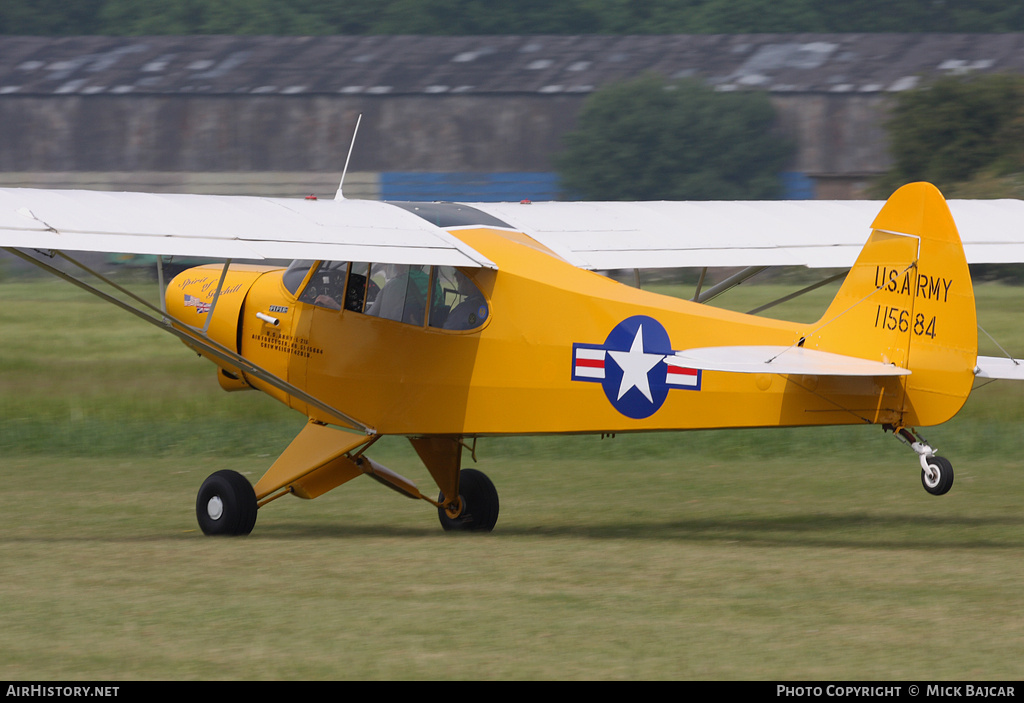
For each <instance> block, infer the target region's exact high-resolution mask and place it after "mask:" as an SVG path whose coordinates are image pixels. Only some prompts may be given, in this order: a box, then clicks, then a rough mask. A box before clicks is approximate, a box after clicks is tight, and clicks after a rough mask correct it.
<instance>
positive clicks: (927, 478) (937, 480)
mask: <svg viewBox="0 0 1024 703" xmlns="http://www.w3.org/2000/svg"><path fill="white" fill-rule="evenodd" d="M928 468H929V469H930V473H929V471H925V470H924V469H921V485H923V486H924V489H925V490H926V491H928V492H929V493H931V494H932V495H933V496H941V495H944V494H946V493H948V492H949V489H950V488H952V486H953V465H952V464H951V463H949V459H946V458H945V457H941V456H931V457H928Z"/></svg>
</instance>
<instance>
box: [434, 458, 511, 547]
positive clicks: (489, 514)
mask: <svg viewBox="0 0 1024 703" xmlns="http://www.w3.org/2000/svg"><path fill="white" fill-rule="evenodd" d="M437 502H438V503H443V502H444V493H441V494H440V495H438V497H437ZM437 517H438V518H439V519H440V520H441V527H443V528H444V529H445V531H446V532H447V531H464V532H490V531H491V530H493V529H494V525H495V524H496V523H497V522H498V491H497V489H495V487H494V484H493V483H491V479H489V478H487V476H486V475H485V474H484V473H483V472H480V471H477V470H476V469H463V470H462V471H460V472H459V500H458V501H455V502H454V503H453V504H452V505H451V507H449V508H443V507H440V508H438V509H437Z"/></svg>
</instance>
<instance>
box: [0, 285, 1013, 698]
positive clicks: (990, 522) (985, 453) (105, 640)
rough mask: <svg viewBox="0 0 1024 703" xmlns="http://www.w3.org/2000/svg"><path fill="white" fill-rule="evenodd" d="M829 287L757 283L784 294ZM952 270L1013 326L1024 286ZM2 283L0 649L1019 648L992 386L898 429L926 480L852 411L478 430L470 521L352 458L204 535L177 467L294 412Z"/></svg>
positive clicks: (223, 457)
mask: <svg viewBox="0 0 1024 703" xmlns="http://www.w3.org/2000/svg"><path fill="white" fill-rule="evenodd" d="M774 293H776V291H775V287H774V286H749V287H747V286H744V287H742V288H741V289H739V290H738V291H736V293H735V295H734V297H732V298H731V299H729V300H724V299H723V300H721V301H716V303H719V302H720V303H721V304H723V305H728V306H730V307H734V308H735V309H749V308H751V307H754V306H755V305H756V304H757V301H760V300H762V299H764V298H765V297H766V296H767V297H768V298H770V297H771V296H772V295H773V294H774ZM828 294H829V292H828V291H822V293H821V295H822V296H824V297H819V298H817V299H814V298H812V299H808V300H805V301H802V302H800V303H794V304H788V307H787V308H785V309H784V308H780V309H778V310H774V311H772V312H773V313H775V314H778V315H779V316H788V317H792V318H794V319H801V318H804V319H811V318H810V317H807V316H808V315H810V316H811V317H813V316H814V314H815V311H816V310H818V307H816V306H822V305H823V303H822V302H821V301H822V300H824V299H827V296H828ZM978 294H979V310H980V318H981V323H982V325H983V326H985V328H986V329H987V330H988V331H989V332H990V333H992V334H993V335H994V336H996V337H997V338H998V339H1000V341H1001V342H1002V343H1003V344H1004V346H1008V347H1009V348H1010V349H1013V350H1017V351H1019V350H1021V349H1024V325H1022V324H1021V323H1022V319H1021V318H1022V316H1024V305H1022V299H1024V290H1021V289H1016V288H1006V287H1001V286H997V285H985V286H981V287H979V291H978ZM0 299H3V300H4V305H3V306H2V308H0V323H2V325H3V327H2V328H3V330H4V337H3V344H2V352H0V428H2V433H0V447H2V451H3V454H4V460H3V464H2V465H3V472H2V475H3V476H4V478H5V479H6V480H5V481H4V484H5V485H4V489H5V497H6V500H5V501H4V507H3V509H2V511H0V516H2V517H0V604H2V606H0V678H2V679H8V680H19V679H33V680H38V679H62V680H71V679H103V680H108V679H122V680H131V679H759V680H764V679H769V680H771V679H775V680H793V679H801V680H808V679H815V680H865V679H871V680H893V679H898V680H918V681H937V680H995V679H1017V678H1019V677H1020V675H1021V664H1020V662H1021V661H1024V617H1022V616H1021V604H1022V598H1021V595H1020V584H1021V583H1022V582H1024V562H1022V559H1021V553H1022V549H1024V511H1022V509H1021V497H1022V496H1024V474H1022V468H1024V459H1022V458H1021V457H1022V456H1024V455H1022V452H1021V448H1022V445H1024V438H1022V437H1021V434H1020V432H1019V428H1020V423H1021V420H1022V417H1024V388H1022V387H1020V386H1014V385H1011V384H994V385H990V386H988V387H986V388H983V389H981V390H980V391H979V392H978V393H977V394H976V397H975V396H972V399H971V400H970V401H969V403H968V406H967V408H965V410H964V411H963V412H962V413H961V414H960V415H959V416H957V418H955V419H954V420H953V421H951V422H950V423H947V424H946V425H945V426H942V427H938V428H933V429H931V430H929V431H926V433H925V434H926V436H927V437H928V438H929V440H931V441H932V443H933V444H935V445H936V446H937V447H939V448H940V450H942V453H943V454H944V455H946V456H948V457H949V458H950V459H952V461H953V463H954V465H955V467H956V484H955V485H954V487H953V490H952V491H951V492H950V493H949V494H948V495H947V496H944V497H941V498H936V497H933V496H930V495H928V494H927V493H925V491H924V490H923V489H922V488H921V485H920V479H919V470H918V469H917V468H916V457H915V456H914V455H913V453H912V452H910V451H909V450H908V449H906V448H905V447H903V446H902V445H900V444H899V443H898V442H896V441H895V440H894V439H892V437H891V436H888V435H884V434H883V433H882V432H881V431H880V430H879V429H878V428H863V427H853V428H825V429H810V430H775V431H735V432H691V433H672V434H659V435H620V436H618V437H616V438H614V439H604V440H602V439H599V438H596V437H592V438H591V437H569V438H504V439H482V440H480V443H479V447H478V450H479V451H478V454H479V459H480V463H479V468H481V469H482V470H484V471H486V472H487V473H488V475H489V476H490V477H491V478H492V479H493V480H494V482H495V484H496V485H497V487H498V490H499V493H500V495H501V501H502V503H501V517H500V518H499V521H498V526H497V529H496V530H495V532H494V533H492V534H490V535H476V536H473V535H470V536H466V535H453V534H447V533H443V532H442V531H441V529H440V526H439V525H438V523H437V518H436V515H435V513H434V511H433V510H432V509H431V508H430V506H428V505H426V504H421V503H416V502H413V501H409V500H407V499H404V498H401V497H400V496H397V495H396V494H394V493H391V492H390V491H386V490H384V489H382V488H381V487H380V486H379V485H378V484H376V483H375V482H372V481H369V480H366V479H359V480H356V481H354V482H352V483H351V484H349V485H346V486H345V487H343V488H341V489H339V490H337V491H334V492H332V493H330V494H328V495H326V496H323V497H322V498H319V499H317V500H315V501H300V500H295V499H291V498H286V499H282V500H279V501H276V502H275V503H273V504H271V505H270V506H268V507H267V509H266V510H263V511H261V514H260V518H259V521H258V522H257V525H256V530H255V531H254V533H253V534H252V535H251V536H250V537H248V538H244V539H224V540H221V539H208V538H205V537H204V536H203V535H202V534H201V533H200V532H199V530H198V528H197V526H196V524H195V516H194V508H193V506H194V501H195V492H196V490H197V489H198V487H199V485H200V483H201V482H202V480H203V479H204V478H205V477H206V476H207V475H208V474H209V473H211V472H212V471H215V470H217V469H220V468H233V469H236V470H238V471H241V472H243V473H245V474H247V475H248V476H249V478H250V479H251V480H253V481H255V480H256V479H257V478H258V477H259V475H260V474H261V472H262V471H263V470H264V469H266V468H267V467H268V466H269V465H270V464H271V463H272V462H273V459H274V458H275V456H276V454H277V453H278V452H280V451H281V450H282V449H283V447H284V446H286V445H287V443H288V441H289V440H290V439H291V437H292V436H293V435H294V434H295V433H296V432H297V431H298V429H299V428H300V427H301V425H302V420H303V418H302V417H300V416H298V415H296V414H294V413H291V412H290V411H288V410H286V409H284V408H283V407H279V406H278V405H276V404H275V403H273V402H272V401H270V400H269V399H268V398H266V397H263V396H259V395H256V394H252V393H239V394H227V393H224V392H222V391H221V390H220V389H219V388H218V387H217V384H216V381H215V379H214V374H213V367H212V366H211V365H210V364H208V363H207V362H204V361H202V360H199V359H197V358H196V357H195V356H194V355H193V354H191V353H189V352H188V351H187V350H186V349H185V348H184V347H183V346H182V345H181V344H180V343H178V342H176V341H174V340H173V339H171V338H169V337H165V336H164V335H162V334H161V333H160V332H159V331H156V330H151V329H149V328H147V327H146V326H145V325H144V324H143V323H141V322H137V321H135V320H133V319H132V318H130V317H129V316H126V315H125V314H124V313H120V312H118V311H116V310H110V309H108V308H107V307H105V306H104V304H103V303H100V302H98V301H93V300H91V299H89V298H88V297H87V296H85V294H80V293H78V292H77V291H75V290H74V289H72V288H71V287H70V286H67V285H66V284H62V283H60V282H52V281H49V280H44V281H34V280H32V281H19V280H14V281H6V282H3V283H0ZM818 311H820V310H818ZM983 350H984V352H985V353H989V354H997V353H998V350H997V349H995V348H993V347H991V346H987V347H985V346H984V345H983ZM381 445H382V446H379V447H375V451H374V452H373V453H372V454H373V456H374V458H376V459H377V460H379V461H381V462H382V463H384V464H387V465H390V466H393V467H394V468H395V469H396V470H398V471H400V472H401V473H403V474H405V475H407V476H409V477H410V478H413V479H414V480H415V481H417V483H418V484H419V485H420V486H421V487H427V486H430V485H431V483H430V481H429V478H428V476H427V475H426V472H425V470H423V469H422V468H420V466H419V464H418V462H417V461H416V459H415V458H414V456H413V454H412V452H411V450H410V449H409V448H408V445H407V443H405V442H404V440H400V439H394V440H384V441H383V442H382V443H381Z"/></svg>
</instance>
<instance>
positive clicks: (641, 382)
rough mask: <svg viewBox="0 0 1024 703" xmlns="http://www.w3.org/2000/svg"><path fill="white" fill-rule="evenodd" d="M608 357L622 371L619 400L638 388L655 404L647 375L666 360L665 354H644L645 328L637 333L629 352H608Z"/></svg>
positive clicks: (639, 329)
mask: <svg viewBox="0 0 1024 703" xmlns="http://www.w3.org/2000/svg"><path fill="white" fill-rule="evenodd" d="M608 355H609V356H611V357H612V360H613V361H615V363H616V364H618V366H619V368H620V369H622V383H621V384H619V398H618V399H621V398H622V396H624V395H626V393H628V392H629V390H630V389H632V388H636V389H637V390H638V391H640V392H641V393H643V394H644V396H646V398H647V400H649V401H651V402H652V403H653V402H654V397H653V396H652V395H651V384H650V382H649V381H648V379H647V374H648V373H650V371H651V369H653V368H654V367H655V366H657V365H658V364H659V363H661V360H662V359H664V358H665V355H664V354H648V353H646V352H644V327H643V325H640V327H639V328H638V329H637V331H636V336H635V337H634V338H633V344H632V345H631V346H630V347H629V351H612V350H611V349H609V350H608Z"/></svg>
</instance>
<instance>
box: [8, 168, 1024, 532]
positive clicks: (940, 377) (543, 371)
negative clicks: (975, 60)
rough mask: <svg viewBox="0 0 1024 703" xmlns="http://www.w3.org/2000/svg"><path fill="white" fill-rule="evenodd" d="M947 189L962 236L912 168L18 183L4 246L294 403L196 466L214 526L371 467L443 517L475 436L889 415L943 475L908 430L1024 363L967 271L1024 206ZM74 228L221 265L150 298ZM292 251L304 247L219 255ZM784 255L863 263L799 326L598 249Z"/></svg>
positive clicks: (462, 490)
mask: <svg viewBox="0 0 1024 703" xmlns="http://www.w3.org/2000/svg"><path fill="white" fill-rule="evenodd" d="M951 204H952V209H953V213H954V214H955V215H956V220H957V222H958V223H959V224H960V227H961V233H962V234H963V244H962V243H961V237H960V234H958V230H957V224H955V223H954V217H953V215H951V211H950V206H949V205H947V203H946V201H945V200H944V199H943V197H942V195H941V194H940V193H939V192H938V190H936V189H935V188H934V187H933V186H931V185H929V184H926V183H916V184H911V185H908V186H905V187H903V188H901V189H900V190H899V191H897V192H896V193H895V194H894V195H893V196H892V197H891V198H890V199H889V201H888V202H887V203H886V204H885V205H884V207H882V208H881V211H880V212H879V211H878V207H879V206H878V204H876V203H869V202H757V203H742V202H713V203H712V202H709V203H669V202H651V203H525V202H524V203H506V204H475V205H464V204H454V203H432V204H431V203H382V202H371V201H354V200H345V199H343V198H336V199H335V200H315V199H305V200H302V199H294V200H291V199H266V198H249V197H217V196H196V195H192V196H190V195H148V194H139V193H100V192H82V191H43V190H29V189H7V190H0V245H2V246H4V247H5V248H7V249H9V250H10V251H12V252H14V253H16V254H17V255H19V256H21V257H22V258H25V259H27V260H30V261H32V262H33V263H35V264H37V265H39V266H41V267H43V268H45V269H47V270H48V271H50V272H52V273H54V274H56V275H58V276H61V277H64V278H67V279H68V280H71V281H73V282H75V283H76V284H77V285H80V286H82V287H85V288H87V289H89V290H90V291H92V292H94V293H96V294H97V295H100V296H102V297H104V298H105V299H107V300H109V301H111V302H113V303H115V304H117V305H119V306H121V307H123V308H125V309H126V310H129V311H131V312H133V313H134V314H136V315H138V316H140V317H143V318H144V319H146V320H148V321H150V322H152V323H153V324H155V325H158V326H160V327H163V328H164V329H166V330H167V331H169V332H171V333H172V334H174V335H176V336H177V337H179V338H180V339H181V340H183V341H184V342H185V344H187V345H188V346H189V347H191V348H193V349H194V350H196V351H197V352H199V353H200V354H201V355H203V356H205V357H207V358H209V359H210V360H212V361H213V362H214V363H215V364H216V365H217V367H218V369H217V378H218V379H219V381H220V384H221V385H222V386H223V387H224V388H225V389H227V390H236V389H239V390H240V389H247V388H255V389H258V390H261V391H263V392H266V393H268V394H270V395H272V396H273V397H274V398H276V399H278V400H280V401H281V402H283V403H285V404H287V405H288V406H290V407H292V408H294V409H295V410H297V411H299V412H301V413H304V414H305V415H307V416H308V418H309V422H308V423H307V424H306V425H305V427H304V429H303V430H302V431H301V432H300V433H299V435H298V436H297V437H296V439H295V440H294V441H293V442H292V443H291V444H290V445H289V446H288V447H287V448H286V449H285V450H284V452H283V454H282V455H281V456H280V458H279V459H278V460H277V461H276V462H275V463H274V464H273V465H272V466H271V467H270V469H269V470H268V471H267V472H266V474H265V475H264V476H263V477H262V478H261V479H260V480H259V481H258V482H257V483H256V485H255V486H254V487H253V486H251V485H250V483H249V481H248V480H247V479H246V478H245V477H243V476H241V475H240V474H237V473H234V472H227V471H219V472H217V473H214V474H213V475H212V476H210V477H209V478H208V479H207V480H206V482H205V483H203V485H202V487H201V488H200V490H199V494H198V498H197V501H196V512H197V516H198V520H199V524H200V526H201V527H202V530H203V531H204V532H205V533H207V534H247V533H249V532H250V531H251V530H252V529H253V526H254V524H255V521H256V512H257V508H258V507H262V506H264V505H266V504H267V503H268V502H270V501H272V500H274V499H275V498H278V497H280V496H283V495H286V494H289V493H290V494H293V495H295V496H298V497H300V498H315V497H317V496H319V495H322V494H323V493H325V492H326V491H329V490H331V489H333V488H335V487H337V486H339V485H341V484H343V483H345V482H346V481H349V480H351V479H353V478H355V477H357V476H361V475H363V474H367V475H370V476H372V477H373V478H375V479H378V480H379V481H381V482H383V483H385V484H386V485H388V486H390V487H391V488H394V489H396V490H398V491H399V492H401V493H403V494H405V495H408V496H412V497H414V498H418V499H422V500H424V501H426V502H428V503H430V504H432V505H434V506H436V508H437V510H438V515H439V517H440V520H441V523H442V525H443V526H444V528H445V529H465V530H481V531H489V530H491V529H492V528H493V527H494V525H495V522H496V520H497V517H498V495H497V492H496V491H495V488H494V486H493V484H492V483H491V481H490V480H489V479H488V478H487V477H486V476H485V475H484V474H482V473H480V472H479V471H475V470H473V469H462V467H461V457H462V453H463V448H464V446H465V443H466V442H467V441H472V440H474V439H475V438H477V437H480V436H485V435H502V434H541V433H595V434H596V433H617V432H636V431H650V430H685V429H695V428H737V427H775V426H799V425H839V424H854V423H861V424H880V425H883V426H884V427H885V428H887V429H889V430H891V431H892V432H894V433H895V434H896V435H897V436H898V437H900V438H901V439H904V440H905V441H906V442H907V443H908V444H910V445H911V446H912V447H913V449H914V450H915V451H916V452H917V454H918V455H919V463H920V468H921V479H922V482H923V484H924V487H925V489H926V490H927V491H929V492H930V493H934V494H942V493H945V492H946V491H948V490H949V488H950V486H951V484H952V481H953V470H952V467H951V465H950V462H949V461H948V460H946V459H944V458H943V457H940V456H937V455H936V454H935V451H934V450H933V449H932V447H931V446H929V445H928V444H927V443H926V442H925V441H923V440H922V439H921V438H920V437H919V435H918V434H917V433H916V428H918V427H923V426H929V425H935V424H939V423H942V422H945V421H946V420H949V419H950V418H951V417H953V415H955V414H956V413H957V411H958V410H959V409H960V408H961V406H962V405H963V403H964V401H965V400H966V399H967V396H968V395H969V394H970V392H971V388H972V384H973V383H974V380H975V378H977V377H986V378H1017V379H1020V378H1024V374H1022V373H1021V371H1020V369H1022V368H1024V367H1021V366H1018V365H1017V362H1016V361H1014V360H1012V359H999V358H993V357H979V356H978V353H977V322H976V317H975V303H974V294H973V290H972V286H971V276H970V272H969V270H968V260H971V261H972V262H978V263H1005V262H1010V261H1022V260H1024V259H1022V258H1021V253H1022V249H1024V245H1022V244H1021V242H1022V241H1024V239H1022V238H1021V237H1020V236H1019V233H1018V230H1019V222H1021V221H1024V220H1022V209H1024V208H1022V205H1024V204H1022V203H1020V202H1018V201H952V203H951ZM869 212H870V213H871V214H869ZM874 213H877V217H875V218H874V221H873V222H872V221H871V217H872V214H874ZM865 237H867V241H866V243H865ZM965 248H966V252H967V253H966V255H965ZM68 251H110V252H115V251H116V252H133V253H139V254H156V255H171V256H203V257H211V258H216V259H223V260H225V263H224V265H223V266H221V265H208V266H201V267H197V268H192V269H189V270H186V271H184V272H183V273H181V274H179V275H178V276H177V277H176V278H174V279H173V280H171V281H170V282H169V283H167V284H166V290H165V294H164V297H163V300H164V303H163V305H162V306H160V307H156V306H149V305H148V303H146V302H145V301H143V300H141V299H139V298H136V297H135V296H133V295H132V294H131V293H129V292H128V291H126V290H123V289H117V292H116V293H114V294H110V293H107V292H104V291H103V290H101V289H99V288H96V287H95V286H93V285H92V284H91V283H89V282H87V280H86V279H87V278H88V276H89V275H98V274H95V272H93V271H92V270H90V269H88V268H87V267H85V266H84V265H81V264H79V266H80V270H81V271H82V272H83V273H82V275H80V276H79V275H75V276H72V275H70V274H68V273H67V272H66V271H65V270H64V268H61V267H58V266H54V265H52V263H49V262H48V259H47V257H46V256H42V255H41V254H46V255H49V256H53V255H58V254H59V255H60V256H62V257H65V258H67V259H69V260H71V261H76V260H75V259H74V258H72V257H70V256H68V255H67V254H66V253H65V252H68ZM282 259H283V260H289V259H295V261H294V263H292V264H291V266H288V267H287V268H285V267H283V266H261V265H253V264H241V265H240V264H232V263H231V262H232V261H238V260H255V261H260V260H282ZM158 260H159V259H158ZM773 265H804V266H812V267H851V266H852V267H851V268H850V270H849V273H848V274H847V275H846V277H845V280H844V282H843V283H842V285H841V287H840V289H839V291H838V294H837V295H836V297H835V299H834V300H833V301H832V303H831V305H829V306H828V308H827V310H826V312H825V314H824V315H823V316H822V318H821V319H820V320H818V321H817V322H814V323H812V324H806V323H795V322H788V321H784V320H775V319H769V318H766V317H761V316H755V315H750V314H740V313H735V312H730V311H726V310H722V309H717V308H714V307H710V306H708V305H703V304H701V302H700V301H702V300H706V299H707V298H708V296H709V294H713V293H714V292H716V291H701V290H700V289H699V287H698V292H697V294H696V295H695V296H694V298H695V300H693V301H689V300H681V299H676V298H671V297H666V296H662V295H657V294H654V293H652V292H647V291H644V290H639V289H638V288H634V287H630V286H628V285H624V284H622V283H618V282H616V281H614V280H612V279H610V278H607V277H604V276H602V275H599V274H597V273H594V272H593V271H592V270H590V269H623V268H648V267H666V266H673V267H674V266H698V267H709V266H730V267H743V266H746V267H748V268H746V269H744V271H743V272H742V273H741V274H740V275H738V276H736V277H734V279H733V282H735V281H738V280H741V279H742V278H743V277H744V276H746V275H749V274H750V273H752V272H754V271H756V270H760V269H761V268H763V267H765V266H773ZM65 268H66V267H65ZM161 278H162V276H161ZM161 283H163V281H162V280H161ZM384 435H404V436H407V437H408V438H409V440H410V442H411V443H412V445H413V447H414V448H415V450H416V452H417V453H418V455H419V456H420V458H421V459H422V461H423V463H424V464H425V465H426V468H427V469H428V471H429V473H430V475H431V476H432V477H433V479H434V480H435V481H436V483H437V485H438V488H439V489H440V494H439V495H438V496H437V497H436V498H435V497H432V496H428V495H425V494H423V493H421V492H420V490H419V489H418V488H417V487H416V486H415V485H414V484H413V483H412V482H411V481H409V480H407V479H405V478H404V477H402V476H400V475H399V474H397V473H395V472H393V471H391V470H389V469H387V468H385V467H384V466H381V465H380V464H378V463H377V462H374V461H373V460H372V459H370V458H369V457H368V456H367V455H366V450H367V449H368V448H369V447H370V446H371V445H372V444H373V443H374V442H375V441H376V440H377V439H378V438H380V437H381V436H384Z"/></svg>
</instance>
